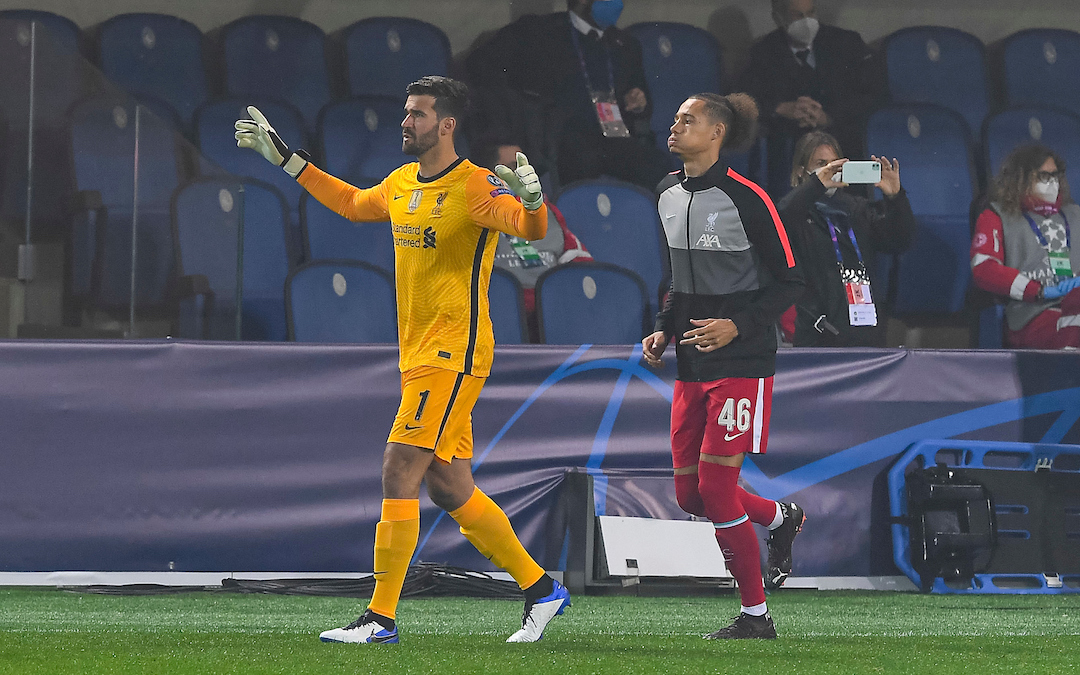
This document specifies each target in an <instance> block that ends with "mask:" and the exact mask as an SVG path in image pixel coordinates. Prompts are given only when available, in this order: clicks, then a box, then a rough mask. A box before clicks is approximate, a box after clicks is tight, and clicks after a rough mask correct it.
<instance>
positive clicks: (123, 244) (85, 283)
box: [71, 96, 182, 308]
mask: <svg viewBox="0 0 1080 675" xmlns="http://www.w3.org/2000/svg"><path fill="white" fill-rule="evenodd" d="M136 127H138V148H139V156H138V163H137V164H138V171H139V173H138V199H137V202H136V201H135V196H136V195H135V166H136V158H135V147H136ZM71 147H72V154H71V156H72V162H73V169H74V175H75V183H76V188H77V189H78V190H79V191H80V192H93V193H97V194H98V195H100V203H101V205H102V206H103V207H104V210H105V213H106V214H107V219H106V221H105V222H94V223H93V225H92V227H93V230H94V231H93V232H76V233H75V241H76V242H89V241H93V242H97V243H95V244H94V247H93V248H92V249H90V250H79V251H73V252H72V254H73V261H74V262H76V263H78V264H77V265H76V266H75V267H74V269H73V272H74V274H73V279H72V281H73V283H74V284H75V286H74V288H75V289H76V290H82V291H84V292H87V293H88V294H90V295H91V296H92V297H91V298H90V299H91V300H92V301H93V302H94V304H96V305H100V306H103V307H113V308H116V307H124V306H127V305H128V303H129V296H130V285H131V252H132V239H131V237H132V217H133V212H134V213H135V214H137V216H138V218H137V239H136V242H135V243H136V245H137V252H138V258H137V268H136V272H135V274H136V288H137V294H136V302H137V304H138V305H139V306H162V305H163V303H164V301H165V291H166V287H167V283H168V281H169V278H170V275H171V273H172V269H173V248H172V236H171V227H170V224H169V203H170V199H171V197H172V193H173V190H174V189H175V188H176V186H177V185H179V184H180V182H181V178H182V175H181V160H180V156H179V153H178V151H177V137H176V135H175V133H174V131H173V129H172V128H170V127H169V126H168V125H167V124H166V123H164V122H163V121H161V120H160V118H158V117H156V116H154V115H149V114H145V111H144V110H143V109H142V108H141V106H140V107H139V113H138V118H136V106H135V105H134V104H133V103H132V101H131V99H129V98H127V97H118V96H99V97H94V98H90V99H87V100H84V101H82V102H80V103H78V104H77V105H76V106H75V107H74V108H72V111H71ZM94 201H96V200H94ZM80 222H82V221H79V220H77V221H76V228H78V227H79V226H80V225H79V223H80ZM98 256H100V258H99V257H98ZM94 277H98V280H97V281H96V282H94V283H93V284H92V285H91V282H90V281H89V280H90V279H92V278H94ZM92 286H93V287H92Z"/></svg>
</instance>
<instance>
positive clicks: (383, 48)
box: [342, 17, 451, 105]
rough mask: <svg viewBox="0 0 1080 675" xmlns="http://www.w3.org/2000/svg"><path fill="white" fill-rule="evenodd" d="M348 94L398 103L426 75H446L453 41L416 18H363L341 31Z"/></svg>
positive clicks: (437, 29) (435, 28)
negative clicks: (386, 97)
mask: <svg viewBox="0 0 1080 675" xmlns="http://www.w3.org/2000/svg"><path fill="white" fill-rule="evenodd" d="M342 37H343V41H344V46H345V68H346V82H347V86H348V93H349V94H350V95H351V96H371V95H375V96H391V97H393V98H394V101H395V102H397V103H398V104H399V105H400V103H401V102H402V101H404V100H405V87H406V85H408V84H409V83H410V82H413V81H415V80H418V79H420V78H421V77H423V76H424V75H447V74H449V68H450V58H451V56H450V40H449V39H448V38H447V37H446V34H445V33H443V32H442V31H441V30H440V29H439V28H437V27H435V26H433V25H431V24H429V23H425V22H423V21H419V20H417V19H403V18H397V17H380V18H372V19H362V20H360V21H357V22H356V23H354V24H352V25H351V26H348V27H346V28H345V29H344V30H343V31H342Z"/></svg>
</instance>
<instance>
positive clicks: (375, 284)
mask: <svg viewBox="0 0 1080 675" xmlns="http://www.w3.org/2000/svg"><path fill="white" fill-rule="evenodd" d="M285 287H286V291H285V303H286V307H287V309H288V316H289V339H291V340H295V341H297V342H361V343H363V342H382V343H391V342H397V318H396V311H397V309H396V308H397V304H396V300H395V298H394V284H393V280H392V279H391V277H390V275H389V274H388V273H386V272H385V271H383V270H381V269H379V268H377V267H374V266H373V265H368V264H367V263H362V262H356V261H351V260H316V261H312V262H310V263H308V264H306V265H304V266H302V267H300V268H298V269H297V270H296V271H295V272H293V273H292V274H291V275H289V280H288V281H287V282H286V285H285Z"/></svg>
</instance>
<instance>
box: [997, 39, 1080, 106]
mask: <svg viewBox="0 0 1080 675" xmlns="http://www.w3.org/2000/svg"><path fill="white" fill-rule="evenodd" d="M1002 58H1003V59H1004V65H1003V73H1004V77H1005V100H1006V102H1007V103H1008V104H1009V105H1010V106H1018V105H1038V106H1052V107H1058V108H1066V109H1068V110H1071V111H1072V112H1074V113H1078V114H1080V33H1076V32H1074V31H1071V30H1061V29H1056V28H1033V29H1030V30H1022V31H1020V32H1018V33H1013V34H1012V35H1010V36H1009V37H1007V38H1005V41H1004V42H1003V43H1002Z"/></svg>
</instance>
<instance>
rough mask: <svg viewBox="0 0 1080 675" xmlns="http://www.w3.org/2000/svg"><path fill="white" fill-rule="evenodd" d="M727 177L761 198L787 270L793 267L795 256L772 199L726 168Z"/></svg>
mask: <svg viewBox="0 0 1080 675" xmlns="http://www.w3.org/2000/svg"><path fill="white" fill-rule="evenodd" d="M727 175H728V176H730V177H731V178H733V179H735V180H736V181H738V182H740V183H742V184H743V185H745V186H746V187H748V188H750V189H751V190H753V191H754V194H756V195H757V196H758V197H761V201H763V202H765V206H767V207H768V209H769V215H771V216H772V219H773V226H775V227H776V234H777V235H778V236H779V237H780V244H781V245H782V246H783V247H784V255H785V257H786V258H787V266H788V268H792V267H795V254H793V253H792V252H791V243H790V242H788V236H787V230H785V229H784V223H783V221H782V220H780V214H779V213H777V211H776V205H775V204H773V201H772V199H769V195H767V194H766V193H765V190H762V189H761V186H760V185H758V184H757V183H755V182H754V181H752V180H750V179H748V178H743V177H742V176H740V175H739V174H737V173H735V170H734V169H732V168H730V167H729V168H728V170H727Z"/></svg>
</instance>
